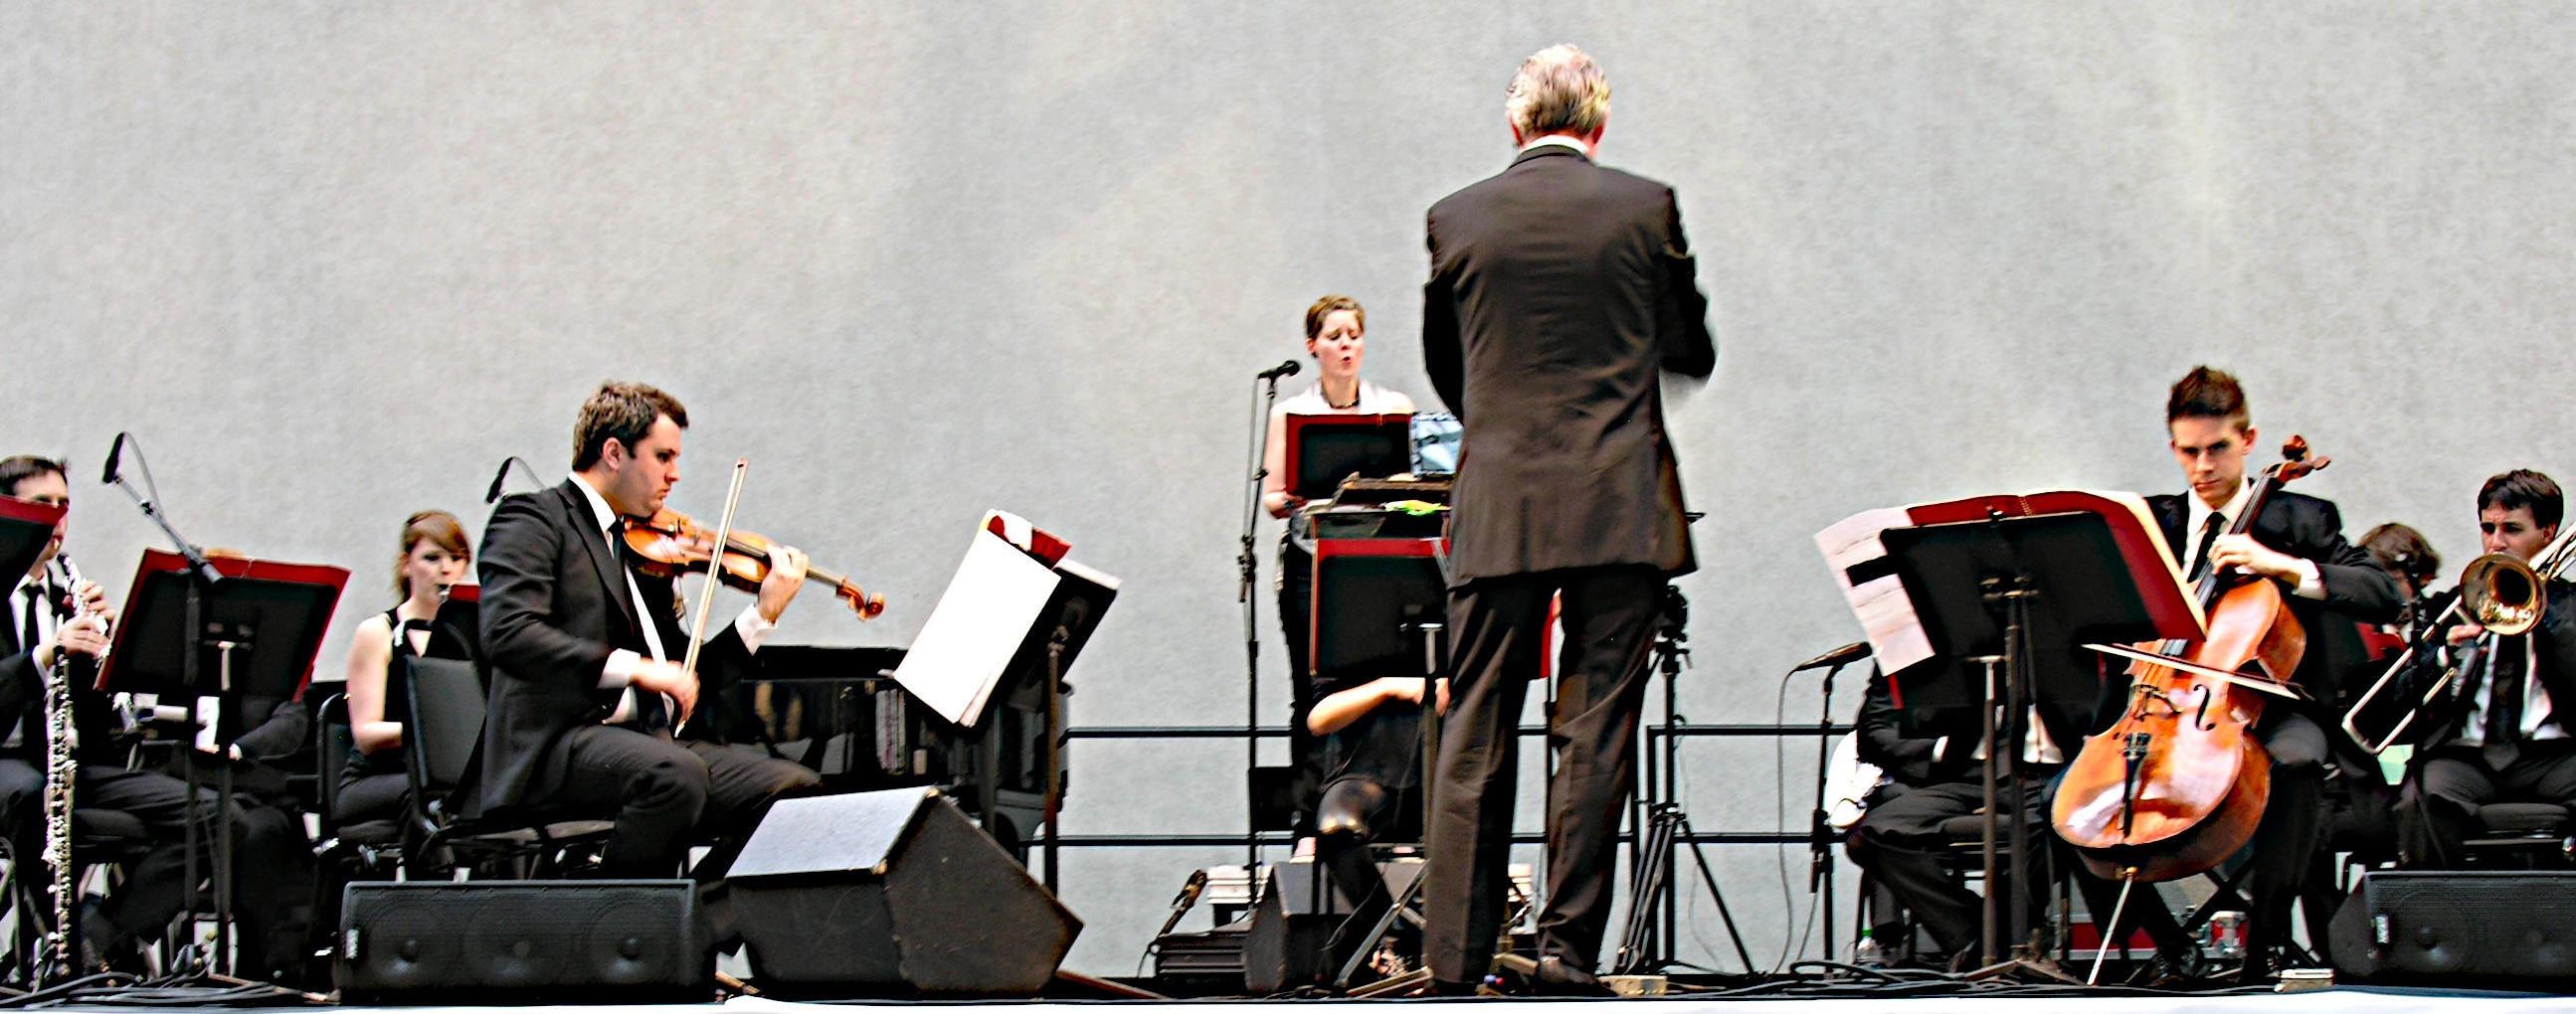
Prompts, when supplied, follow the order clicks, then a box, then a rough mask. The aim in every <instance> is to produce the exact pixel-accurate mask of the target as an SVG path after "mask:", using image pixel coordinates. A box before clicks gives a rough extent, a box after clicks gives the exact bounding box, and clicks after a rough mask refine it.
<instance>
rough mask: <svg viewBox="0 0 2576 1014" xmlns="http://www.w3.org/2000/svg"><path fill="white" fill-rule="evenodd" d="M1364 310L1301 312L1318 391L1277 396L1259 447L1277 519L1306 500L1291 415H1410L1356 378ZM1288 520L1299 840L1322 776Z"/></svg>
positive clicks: (1307, 581) (1296, 553)
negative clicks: (1291, 482) (1300, 491)
mask: <svg viewBox="0 0 2576 1014" xmlns="http://www.w3.org/2000/svg"><path fill="white" fill-rule="evenodd" d="M1367 330H1368V312H1367V311H1365V310H1362V309H1360V301H1359V300H1356V299H1352V298H1351V297H1349V296H1343V295H1330V296H1325V297H1324V298H1322V299H1318V300H1316V301H1315V305H1313V306H1309V307H1307V308H1306V354H1307V355H1309V356H1312V357H1314V359H1315V366H1316V372H1317V373H1318V374H1320V375H1319V376H1317V377H1316V378H1315V386H1313V387H1310V388H1307V389H1306V390H1304V391H1302V392H1299V393H1297V394H1295V395H1291V396H1289V397H1287V398H1282V399H1280V401H1279V404H1278V405H1277V406H1275V407H1273V408H1272V409H1271V410H1270V432H1269V436H1268V438H1267V439H1266V440H1265V442H1264V446H1263V450H1262V454H1261V467H1262V469H1263V470H1264V472H1265V473H1266V477H1265V478H1263V479H1262V480H1261V506H1262V507H1264V508H1266V509H1268V510H1269V511H1270V516H1271V517H1275V518H1287V517H1292V516H1293V515H1295V514H1296V513H1297V511H1298V510H1299V509H1301V508H1303V507H1305V506H1306V501H1305V500H1304V499H1303V498H1301V497H1299V496H1297V495H1296V494H1294V493H1291V492H1289V489H1288V474H1287V460H1288V417H1289V416H1291V415H1380V414H1388V413H1398V412H1405V413H1409V412H1412V411H1413V399H1412V398H1410V397H1407V396H1405V394H1404V392H1402V391H1396V390H1390V389H1388V388H1384V387H1380V386H1378V385H1376V384H1372V383H1369V382H1368V381H1365V380H1361V379H1360V360H1361V358H1362V357H1363V356H1364V355H1365V353H1366V345H1367V342H1366V332H1367ZM1298 540H1299V535H1298V533H1297V526H1296V524H1295V523H1294V522H1293V521H1292V522H1291V523H1290V524H1289V526H1288V531H1287V532H1286V533H1285V534H1283V535H1282V536H1281V537H1280V539H1279V629H1280V631H1281V633H1283V634H1285V635H1287V645H1288V679H1289V685H1290V688H1291V692H1290V694H1289V698H1288V699H1289V702H1290V704H1289V722H1288V729H1289V752H1290V753H1291V754H1292V759H1293V761H1294V763H1295V764H1296V766H1297V767H1298V768H1300V769H1301V770H1302V771H1303V772H1304V774H1303V775H1301V776H1300V778H1299V781H1300V783H1301V784H1300V788H1299V790H1298V807H1297V808H1298V810H1299V812H1300V813H1301V815H1302V816H1301V817H1300V818H1299V820H1298V829H1297V830H1298V836H1299V837H1301V838H1303V837H1306V836H1307V835H1309V834H1311V833H1312V826H1311V825H1312V823H1313V821H1312V814H1313V812H1314V807H1313V806H1312V805H1311V801H1312V800H1313V799H1314V794H1315V791H1316V789H1317V787H1318V785H1319V782H1320V781H1321V775H1322V772H1321V771H1320V770H1319V769H1318V768H1317V767H1316V764H1315V746H1316V737H1315V734H1314V733H1313V732H1312V731H1311V730H1309V729H1308V728H1307V727H1306V712H1307V709H1308V708H1309V706H1311V704H1312V702H1313V700H1314V693H1313V691H1314V685H1313V682H1312V676H1311V674H1310V673H1309V671H1308V665H1307V659H1306V634H1307V626H1308V624H1309V623H1310V622H1311V621H1310V619H1309V616H1310V614H1311V613H1312V611H1313V608H1314V591H1315V588H1314V585H1315V557H1314V554H1313V553H1312V552H1311V551H1310V550H1308V549H1307V548H1306V547H1305V546H1303V545H1300V544H1299V541H1298Z"/></svg>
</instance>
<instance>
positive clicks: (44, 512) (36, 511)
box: [0, 494, 71, 528]
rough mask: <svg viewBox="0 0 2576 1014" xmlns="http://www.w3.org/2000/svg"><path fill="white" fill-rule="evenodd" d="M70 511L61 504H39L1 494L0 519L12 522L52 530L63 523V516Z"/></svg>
mask: <svg viewBox="0 0 2576 1014" xmlns="http://www.w3.org/2000/svg"><path fill="white" fill-rule="evenodd" d="M69 510H71V508H70V507H67V506H64V505H61V504H47V503H37V502H36V501H33V500H21V499H18V498H17V497H14V496H8V495H5V494H0V518H8V519H9V520H11V521H24V522H27V523H28V524H31V525H43V526H45V527H47V528H51V527H53V526H55V525H58V524H61V523H63V514H64V512H66V511H69Z"/></svg>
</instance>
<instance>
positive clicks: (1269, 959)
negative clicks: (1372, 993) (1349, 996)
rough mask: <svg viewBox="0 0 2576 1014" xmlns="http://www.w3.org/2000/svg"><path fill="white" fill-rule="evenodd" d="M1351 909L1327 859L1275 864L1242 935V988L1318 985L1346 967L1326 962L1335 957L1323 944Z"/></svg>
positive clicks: (1263, 990)
mask: <svg viewBox="0 0 2576 1014" xmlns="http://www.w3.org/2000/svg"><path fill="white" fill-rule="evenodd" d="M1350 912H1351V906H1350V903H1349V902H1348V901H1345V900H1343V898H1342V896H1341V892H1339V891H1336V890H1334V889H1333V883H1332V877H1331V875H1329V874H1328V873H1326V872H1325V869H1324V867H1323V865H1322V864H1320V863H1275V864H1273V865H1271V867H1270V876H1269V878H1268V879H1267V880H1266V881H1264V883H1263V886H1262V890H1261V902H1260V904H1257V905H1255V906H1253V909H1252V927H1251V929H1250V930H1248V931H1246V932H1245V933H1244V936H1243V988H1244V989H1245V990H1247V991H1250V992H1253V993H1265V994H1266V993H1276V992H1279V991H1281V990H1283V989H1294V988H1297V987H1299V986H1312V985H1316V984H1318V983H1321V982H1323V981H1324V980H1325V979H1327V978H1329V977H1331V976H1332V975H1333V974H1334V973H1336V972H1339V971H1341V969H1338V968H1326V967H1324V966H1325V965H1327V964H1329V963H1330V960H1331V959H1330V956H1329V955H1327V954H1326V953H1325V952H1324V946H1325V944H1327V943H1328V942H1330V941H1331V940H1332V938H1333V931H1334V930H1336V929H1339V928H1341V925H1342V920H1344V919H1346V918H1348V917H1349V916H1350ZM1363 932H1365V931H1363Z"/></svg>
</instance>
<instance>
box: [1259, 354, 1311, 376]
mask: <svg viewBox="0 0 2576 1014" xmlns="http://www.w3.org/2000/svg"><path fill="white" fill-rule="evenodd" d="M1305 368H1306V366H1305V364H1303V363H1300V362H1298V361H1296V360H1294V359H1291V360H1289V361H1287V362H1284V363H1281V364H1279V365H1277V366H1273V367H1271V368H1269V369H1266V370H1263V371H1261V372H1259V373H1256V374H1253V378H1254V379H1256V380H1277V379H1279V378H1281V377H1294V376H1296V375H1297V371H1299V370H1302V369H1305Z"/></svg>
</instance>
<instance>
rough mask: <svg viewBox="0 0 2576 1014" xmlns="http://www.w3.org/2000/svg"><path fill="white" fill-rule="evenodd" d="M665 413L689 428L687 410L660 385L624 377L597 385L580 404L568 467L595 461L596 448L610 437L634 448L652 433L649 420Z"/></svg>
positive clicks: (651, 424) (581, 468)
mask: <svg viewBox="0 0 2576 1014" xmlns="http://www.w3.org/2000/svg"><path fill="white" fill-rule="evenodd" d="M666 415H667V416H670V417H671V422H673V423H674V424H676V425H678V426H679V427H680V428H681V429H688V428H689V410H688V409H686V408H683V407H681V406H680V399H678V398H674V397H671V396H670V395H667V394H664V393H662V390H661V389H660V388H657V387H654V386H653V385H651V384H638V383H635V382H633V381H628V380H611V381H608V382H606V383H603V384H601V385H599V390H598V392H597V393H594V394H592V395H591V396H590V400H589V401H586V402H583V403H582V405H581V419H580V421H578V422H575V423H574V424H573V428H572V449H573V450H572V470H573V471H576V472H578V471H581V470H583V469H585V468H589V467H590V466H592V465H595V464H598V463H599V454H600V449H601V448H604V447H606V446H608V441H609V440H610V439H611V438H614V439H615V440H616V441H617V442H618V443H621V444H624V445H626V449H627V450H629V451H632V450H634V449H635V445H636V444H639V443H642V442H644V436H645V434H648V433H651V432H653V420H655V419H659V418H661V417H663V416H666Z"/></svg>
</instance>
